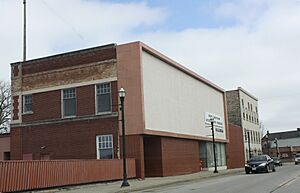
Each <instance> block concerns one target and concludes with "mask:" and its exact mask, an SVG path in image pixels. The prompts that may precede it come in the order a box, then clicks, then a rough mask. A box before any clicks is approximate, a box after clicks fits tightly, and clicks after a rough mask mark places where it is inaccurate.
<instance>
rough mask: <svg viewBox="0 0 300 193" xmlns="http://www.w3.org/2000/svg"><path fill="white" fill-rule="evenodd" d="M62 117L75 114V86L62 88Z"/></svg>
mask: <svg viewBox="0 0 300 193" xmlns="http://www.w3.org/2000/svg"><path fill="white" fill-rule="evenodd" d="M62 105H63V117H72V116H75V115H76V91H75V88H68V89H64V90H63V104H62Z"/></svg>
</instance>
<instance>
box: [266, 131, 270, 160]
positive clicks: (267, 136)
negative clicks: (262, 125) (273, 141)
mask: <svg viewBox="0 0 300 193" xmlns="http://www.w3.org/2000/svg"><path fill="white" fill-rule="evenodd" d="M266 139H267V150H268V155H270V149H269V131H267V135H266Z"/></svg>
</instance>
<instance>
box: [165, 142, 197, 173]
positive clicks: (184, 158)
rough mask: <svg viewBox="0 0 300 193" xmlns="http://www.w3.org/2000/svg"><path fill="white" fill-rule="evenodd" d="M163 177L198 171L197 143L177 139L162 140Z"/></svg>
mask: <svg viewBox="0 0 300 193" xmlns="http://www.w3.org/2000/svg"><path fill="white" fill-rule="evenodd" d="M161 147H162V164H163V176H173V175H180V174H188V173H194V172H199V171H200V166H199V142H198V141H196V140H186V139H177V138H165V137H164V138H162V141H161Z"/></svg>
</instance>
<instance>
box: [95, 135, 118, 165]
mask: <svg viewBox="0 0 300 193" xmlns="http://www.w3.org/2000/svg"><path fill="white" fill-rule="evenodd" d="M96 141H97V159H113V158H114V148H113V136H112V135H99V136H97V138H96Z"/></svg>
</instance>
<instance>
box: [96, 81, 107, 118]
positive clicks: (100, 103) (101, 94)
mask: <svg viewBox="0 0 300 193" xmlns="http://www.w3.org/2000/svg"><path fill="white" fill-rule="evenodd" d="M96 94H97V96H96V98H97V99H96V100H97V102H96V103H97V106H96V111H97V113H106V112H111V85H110V83H104V84H98V85H96Z"/></svg>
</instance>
